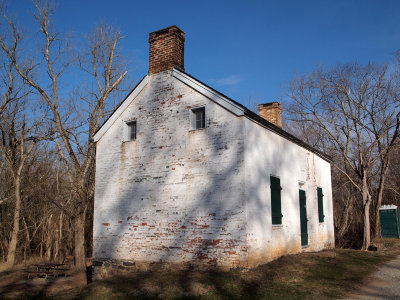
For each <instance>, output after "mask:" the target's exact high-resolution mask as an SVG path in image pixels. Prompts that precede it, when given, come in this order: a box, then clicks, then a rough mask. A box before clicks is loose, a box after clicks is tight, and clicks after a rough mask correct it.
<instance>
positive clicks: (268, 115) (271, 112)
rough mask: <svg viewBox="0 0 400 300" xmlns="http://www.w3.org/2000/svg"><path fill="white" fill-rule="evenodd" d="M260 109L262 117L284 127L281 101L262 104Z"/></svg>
mask: <svg viewBox="0 0 400 300" xmlns="http://www.w3.org/2000/svg"><path fill="white" fill-rule="evenodd" d="M258 111H259V113H260V117H262V118H264V119H265V120H267V121H269V122H271V123H272V124H274V125H276V126H279V127H281V128H282V108H281V104H280V103H279V102H271V103H264V104H260V105H259V106H258Z"/></svg>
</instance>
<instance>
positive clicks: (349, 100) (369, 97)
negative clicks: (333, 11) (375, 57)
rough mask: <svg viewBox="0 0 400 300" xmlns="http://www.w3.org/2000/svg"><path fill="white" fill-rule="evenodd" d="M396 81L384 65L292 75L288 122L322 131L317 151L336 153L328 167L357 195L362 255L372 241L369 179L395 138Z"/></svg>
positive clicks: (318, 69) (336, 68) (397, 103)
mask: <svg viewBox="0 0 400 300" xmlns="http://www.w3.org/2000/svg"><path fill="white" fill-rule="evenodd" d="M396 80H397V79H396V78H395V77H394V75H393V74H392V73H391V72H390V71H389V68H388V67H387V66H378V65H373V64H368V65H366V66H360V65H357V64H352V65H339V66H337V67H335V68H332V69H330V70H325V69H324V68H317V69H316V70H315V71H314V72H313V73H312V74H310V75H308V76H297V77H296V78H295V79H294V80H293V81H292V82H291V84H290V88H289V93H288V97H289V98H290V100H291V104H290V106H289V115H290V116H291V120H292V121H294V122H300V123H307V124H309V125H310V126H309V127H314V128H318V130H320V131H321V132H323V135H322V136H321V138H320V139H319V141H318V143H319V146H320V147H321V148H322V149H323V150H325V151H327V152H329V153H335V154H336V155H335V156H334V157H335V159H334V161H333V166H334V167H335V168H336V169H337V170H338V171H339V172H340V173H341V174H342V175H343V176H344V177H345V178H346V180H347V181H348V182H350V183H351V184H352V185H353V186H354V188H355V189H356V190H357V191H358V192H359V195H360V199H361V201H362V209H363V224H364V225H363V228H364V229H363V243H362V249H364V250H365V249H367V248H368V246H369V245H370V241H371V238H370V205H371V200H372V189H373V187H372V185H371V178H372V176H373V175H374V170H375V169H376V168H377V164H379V160H380V158H382V156H384V155H386V154H385V153H387V152H389V153H390V151H391V150H390V147H391V146H392V145H393V142H392V141H395V140H396V139H397V135H398V124H397V123H398V122H396V116H397V113H398V105H399V101H398V100H399V97H398V89H397V87H396V84H394V82H395V81H396ZM387 137H390V138H389V142H386V141H387V140H388V139H387ZM382 184H384V181H383V182H382Z"/></svg>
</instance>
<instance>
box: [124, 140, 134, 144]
mask: <svg viewBox="0 0 400 300" xmlns="http://www.w3.org/2000/svg"><path fill="white" fill-rule="evenodd" d="M136 141H137V140H132V141H122V144H125V143H131V142H136Z"/></svg>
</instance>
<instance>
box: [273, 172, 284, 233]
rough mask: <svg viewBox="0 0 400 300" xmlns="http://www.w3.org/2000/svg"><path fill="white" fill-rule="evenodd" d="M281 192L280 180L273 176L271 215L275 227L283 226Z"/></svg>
mask: <svg viewBox="0 0 400 300" xmlns="http://www.w3.org/2000/svg"><path fill="white" fill-rule="evenodd" d="M281 190H282V188H281V181H280V179H279V178H276V177H273V176H271V213H272V224H273V225H280V224H282V217H283V215H282V209H281Z"/></svg>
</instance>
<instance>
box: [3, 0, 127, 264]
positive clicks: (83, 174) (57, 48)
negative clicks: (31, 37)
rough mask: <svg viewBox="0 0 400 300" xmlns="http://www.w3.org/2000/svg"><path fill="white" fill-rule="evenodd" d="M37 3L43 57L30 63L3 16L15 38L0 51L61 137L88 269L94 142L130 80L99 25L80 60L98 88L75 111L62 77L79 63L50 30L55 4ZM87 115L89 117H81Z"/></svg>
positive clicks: (115, 38)
mask: <svg viewBox="0 0 400 300" xmlns="http://www.w3.org/2000/svg"><path fill="white" fill-rule="evenodd" d="M34 4H35V6H36V10H37V13H36V14H35V19H36V21H37V24H38V26H39V29H40V32H41V35H42V39H41V42H40V44H39V48H40V49H41V52H40V54H39V55H37V56H36V57H33V58H32V57H31V58H30V59H27V57H28V55H27V53H26V51H27V49H19V48H18V47H13V45H15V44H17V45H18V42H19V41H20V40H21V33H20V30H19V29H18V28H17V27H16V25H15V22H13V21H12V20H11V19H10V18H8V17H7V16H6V15H5V14H4V15H3V19H4V20H5V21H6V23H7V24H8V25H9V28H10V33H9V34H10V35H9V36H11V37H12V38H10V39H11V42H10V43H7V39H6V38H5V37H4V36H2V37H0V46H1V48H2V49H3V51H4V53H5V54H6V55H7V56H8V57H9V58H10V60H11V61H12V62H13V67H14V68H15V70H16V71H17V72H18V74H19V75H20V76H21V78H22V79H23V80H24V81H25V82H26V83H27V84H28V85H29V86H30V87H31V88H32V89H33V90H35V91H36V92H37V94H38V95H40V97H41V98H42V99H43V101H44V103H46V105H47V106H48V108H49V109H50V111H51V114H52V121H53V123H54V128H55V130H56V132H57V134H56V135H55V136H54V141H55V143H56V144H57V146H58V149H59V154H60V156H61V158H62V160H63V162H64V164H65V166H66V168H67V172H68V174H69V178H70V184H71V192H72V194H73V196H72V201H71V203H70V207H68V208H67V207H65V209H68V211H69V215H70V217H71V219H72V223H73V230H74V256H75V267H76V268H77V269H78V270H85V269H86V262H85V221H86V213H87V210H88V208H89V206H90V201H91V199H93V186H92V185H93V183H92V181H91V180H90V179H91V177H92V176H93V167H94V158H95V144H94V142H93V140H92V137H93V135H94V133H95V132H96V130H97V128H98V127H99V126H100V124H101V122H102V120H103V119H104V116H105V109H106V104H107V103H106V101H107V99H108V97H109V96H110V95H111V94H112V93H113V92H115V91H116V90H117V87H118V86H119V85H120V83H121V81H122V80H123V78H124V77H125V75H126V70H125V68H126V66H125V64H124V63H123V61H122V60H121V57H120V54H119V53H118V47H117V45H118V42H119V41H120V40H121V35H120V33H119V32H118V31H114V30H113V29H112V28H110V27H107V26H100V27H98V28H97V29H96V30H95V31H94V33H93V34H92V35H91V36H90V38H89V43H88V44H89V45H88V48H89V51H88V52H89V54H90V59H87V60H86V61H85V62H82V61H80V62H81V63H80V65H81V66H82V67H83V69H84V71H86V74H88V76H86V77H85V76H84V75H82V78H84V79H85V80H86V81H88V82H90V80H92V81H93V82H94V85H90V84H87V85H86V86H89V87H91V86H95V89H87V90H86V91H87V93H86V94H82V95H81V97H80V99H79V100H80V101H79V103H78V104H77V105H76V106H74V102H73V101H72V99H71V97H68V96H66V93H65V92H64V91H63V90H62V89H61V88H60V86H63V85H62V83H63V79H64V78H63V75H64V74H65V72H67V71H68V70H69V69H71V68H72V63H73V62H74V61H75V60H76V57H75V56H73V55H71V54H70V51H69V50H70V39H69V38H68V37H64V36H63V35H62V34H61V33H59V32H56V31H55V30H54V29H53V28H52V26H51V24H52V23H51V18H52V16H53V14H54V9H53V4H52V2H51V1H34ZM24 51H25V52H24ZM24 57H25V59H24ZM35 71H36V74H48V77H47V78H42V77H40V76H39V75H36V76H35ZM73 71H74V72H76V71H77V70H76V69H73ZM63 100H67V101H63ZM84 101H85V102H84ZM85 112H86V116H82V114H83V113H85ZM72 113H75V117H76V118H75V119H74V118H72V117H71V114H72ZM83 120H87V121H83Z"/></svg>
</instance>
